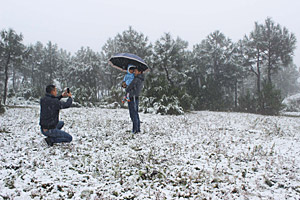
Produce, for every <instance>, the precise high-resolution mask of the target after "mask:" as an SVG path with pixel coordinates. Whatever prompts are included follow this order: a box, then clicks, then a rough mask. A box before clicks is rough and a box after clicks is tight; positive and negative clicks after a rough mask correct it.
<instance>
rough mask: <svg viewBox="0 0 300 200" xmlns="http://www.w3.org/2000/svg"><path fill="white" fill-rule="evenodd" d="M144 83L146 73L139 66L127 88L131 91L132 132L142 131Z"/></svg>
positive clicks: (129, 106) (129, 104) (129, 105)
mask: <svg viewBox="0 0 300 200" xmlns="http://www.w3.org/2000/svg"><path fill="white" fill-rule="evenodd" d="M143 85H144V74H143V71H142V70H141V69H139V68H136V69H135V70H134V79H133V80H132V82H131V83H130V85H129V86H128V87H127V88H126V92H127V93H129V97H130V101H129V102H128V109H129V114H130V118H131V121H132V124H133V126H132V133H139V132H141V129H140V117H139V96H140V93H141V90H142V88H143Z"/></svg>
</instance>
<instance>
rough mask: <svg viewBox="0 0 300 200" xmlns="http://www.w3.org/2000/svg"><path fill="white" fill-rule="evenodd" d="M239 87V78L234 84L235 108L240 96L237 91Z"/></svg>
mask: <svg viewBox="0 0 300 200" xmlns="http://www.w3.org/2000/svg"><path fill="white" fill-rule="evenodd" d="M237 87H238V81H237V79H235V84H234V108H235V109H236V108H237V98H238V91H237Z"/></svg>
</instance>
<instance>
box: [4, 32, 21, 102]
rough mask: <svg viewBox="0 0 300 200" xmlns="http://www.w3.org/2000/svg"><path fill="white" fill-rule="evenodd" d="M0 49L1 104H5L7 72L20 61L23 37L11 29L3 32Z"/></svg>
mask: <svg viewBox="0 0 300 200" xmlns="http://www.w3.org/2000/svg"><path fill="white" fill-rule="evenodd" d="M0 35H1V38H0V39H1V40H0V49H1V54H0V56H1V58H0V59H1V63H2V64H3V66H4V67H3V68H4V76H5V77H4V91H3V103H4V104H5V103H6V98H7V90H8V79H9V70H10V69H12V68H13V67H15V66H16V65H18V64H19V63H20V62H21V61H22V55H23V54H24V50H25V46H24V45H23V44H22V41H23V35H22V34H17V33H16V32H15V31H14V30H13V29H9V30H7V31H6V30H3V31H1V32H0Z"/></svg>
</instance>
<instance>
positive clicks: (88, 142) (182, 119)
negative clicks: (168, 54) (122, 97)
mask: <svg viewBox="0 0 300 200" xmlns="http://www.w3.org/2000/svg"><path fill="white" fill-rule="evenodd" d="M128 116H129V114H128V111H127V110H125V109H116V110H113V109H100V108H70V109H66V110H62V111H61V115H60V118H61V119H62V120H64V121H65V127H64V130H66V131H67V132H69V133H70V134H71V135H72V136H73V141H72V143H71V144H56V145H54V146H53V147H47V145H46V144H45V142H44V140H43V136H42V134H41V133H40V131H39V126H38V122H39V107H38V106H29V107H23V108H9V109H7V111H6V112H5V114H2V115H0V199H1V198H2V199H22V200H24V199H184V198H190V199H280V200H281V199H296V200H299V199H300V118H298V117H270V116H261V115H254V114H245V113H222V112H208V111H202V112H192V113H188V114H185V115H181V116H161V115H152V114H140V117H141V121H142V122H143V123H142V124H141V126H142V130H143V132H142V133H140V134H137V135H132V134H131V133H130V132H129V130H130V129H131V122H130V120H129V117H128Z"/></svg>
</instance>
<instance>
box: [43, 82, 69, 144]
mask: <svg viewBox="0 0 300 200" xmlns="http://www.w3.org/2000/svg"><path fill="white" fill-rule="evenodd" d="M62 97H69V98H68V100H67V101H66V102H64V101H60V99H61V98H62ZM71 105H72V94H71V93H70V91H69V90H68V89H67V90H66V91H65V92H64V93H63V94H62V95H60V96H58V97H57V89H56V87H55V86H54V85H48V86H47V87H46V95H45V97H43V98H41V100H40V106H41V112H40V126H41V132H42V134H43V135H45V136H47V138H45V141H46V142H47V144H48V146H53V144H54V143H62V142H68V143H69V142H71V141H72V136H71V135H70V134H68V133H66V132H64V131H62V130H61V129H62V127H63V126H64V122H63V121H59V110H60V109H64V108H69V107H70V106H71Z"/></svg>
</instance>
